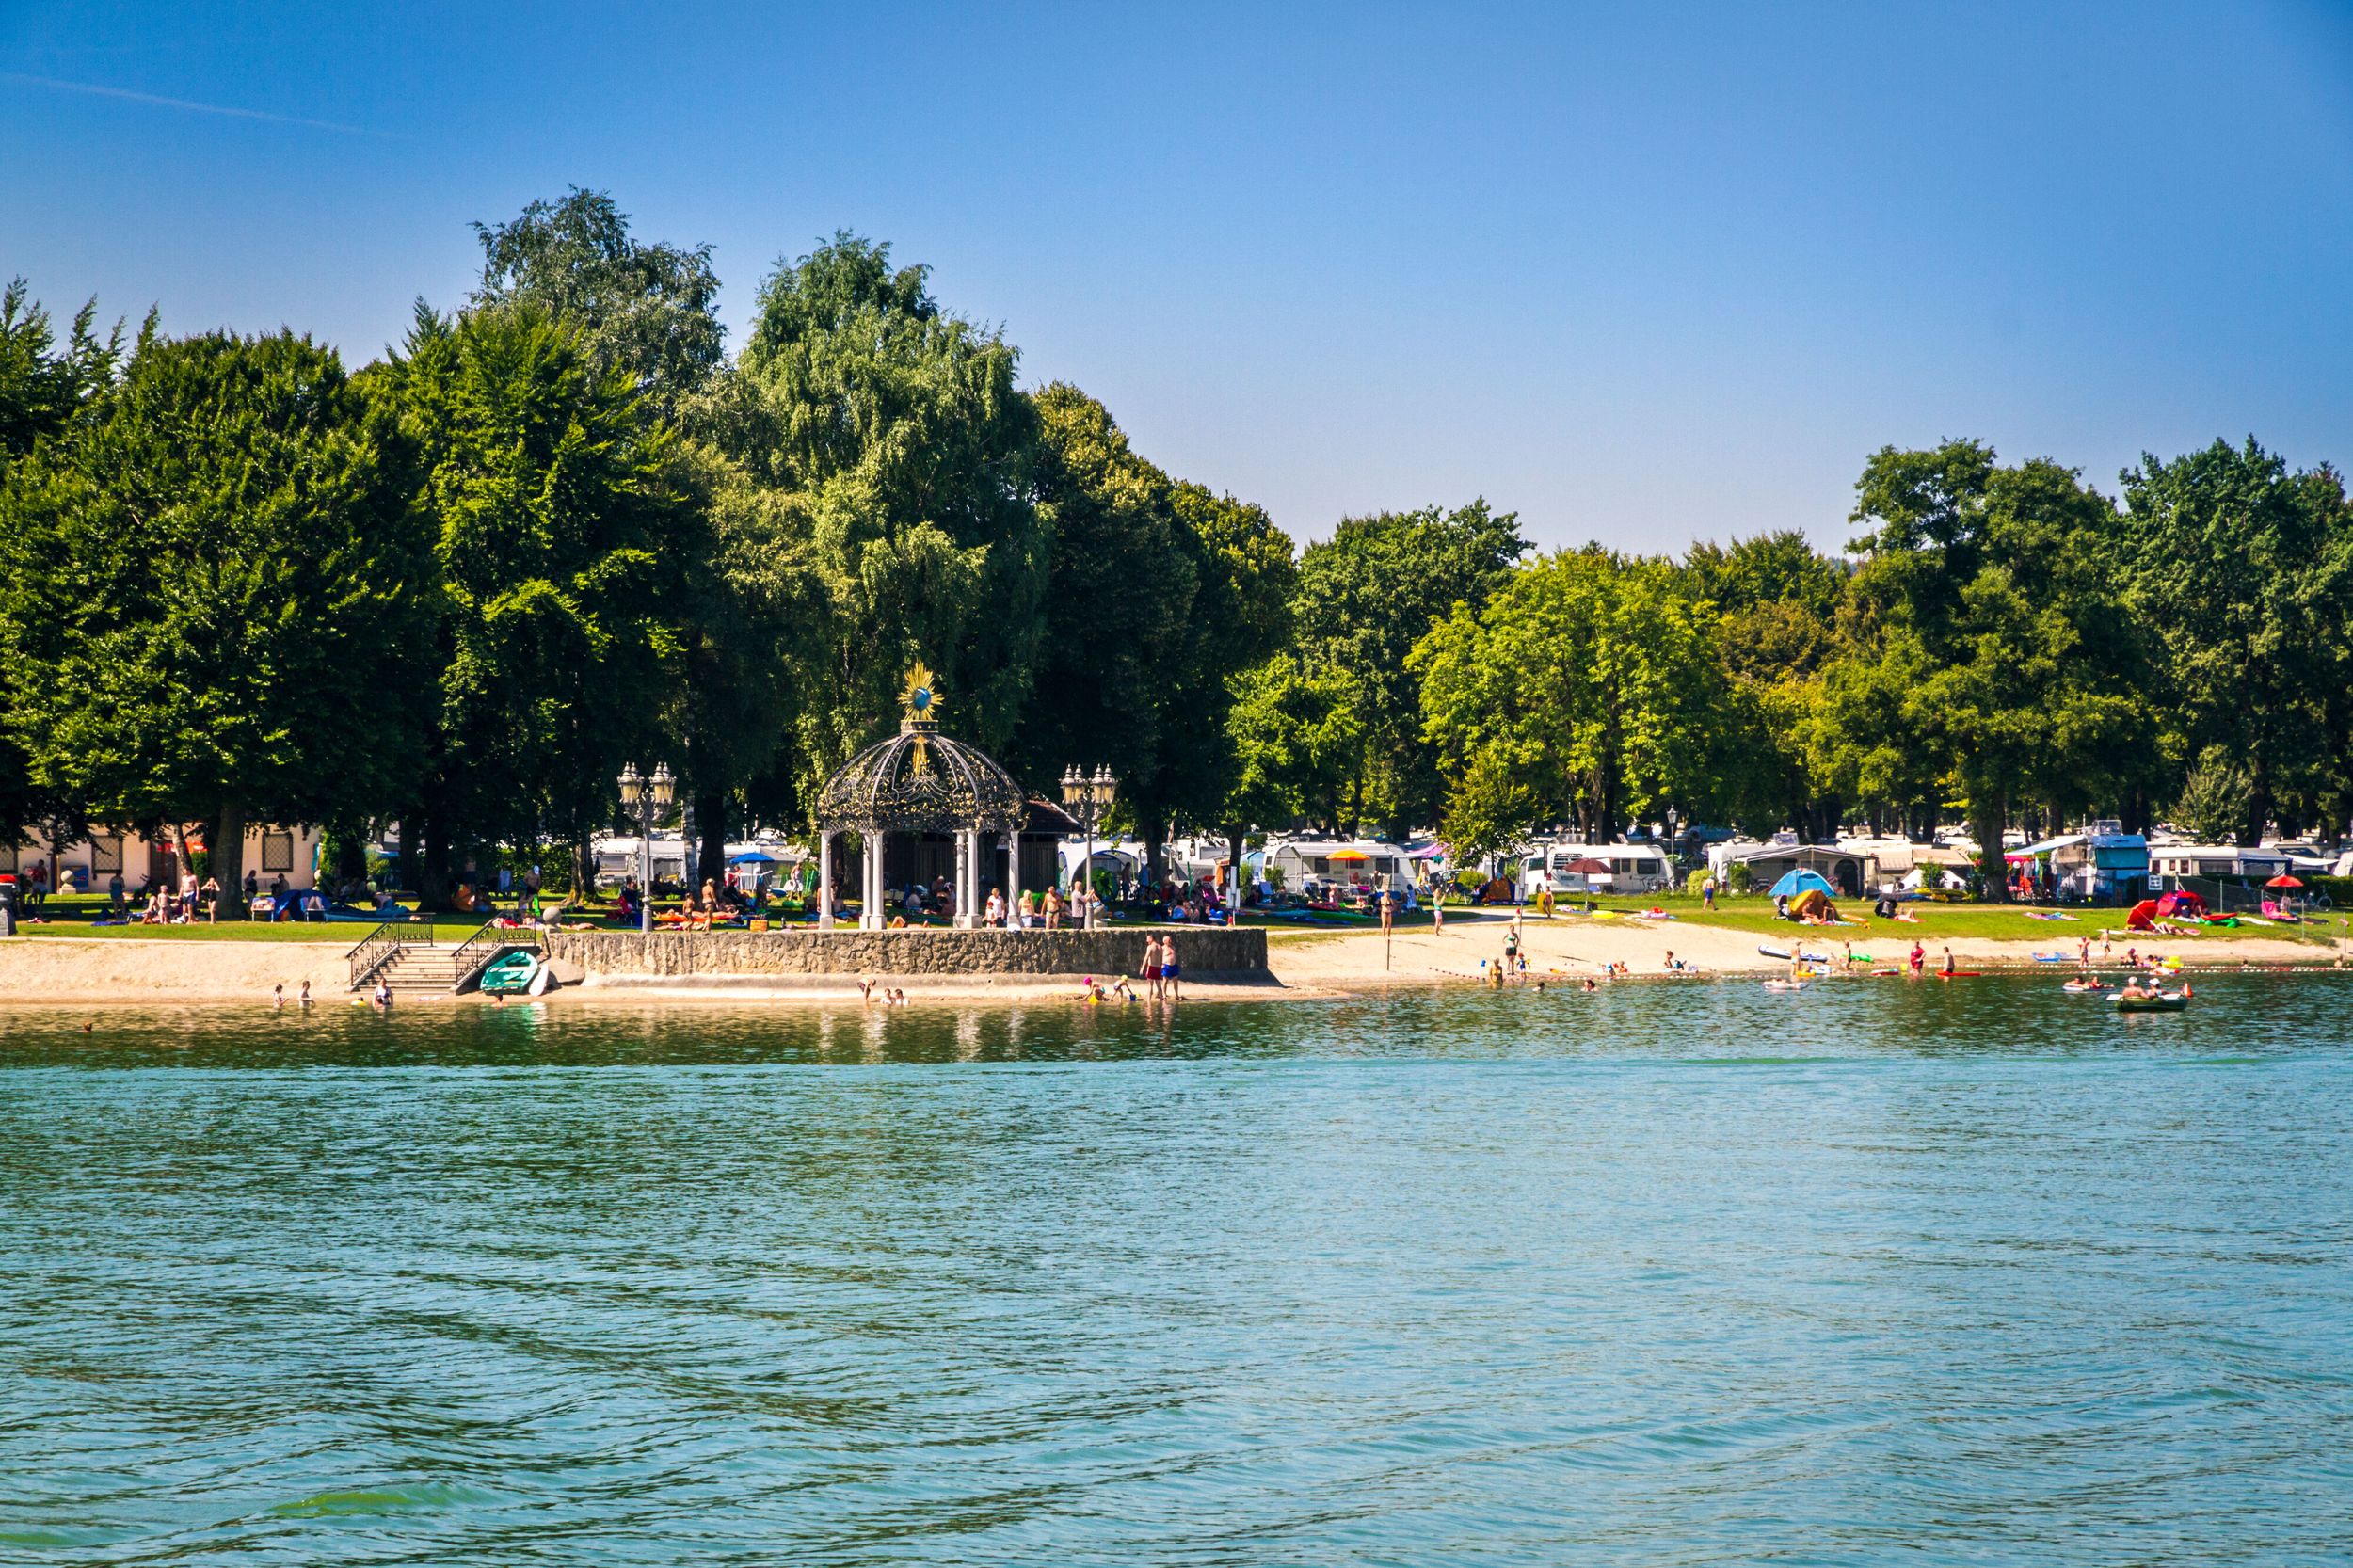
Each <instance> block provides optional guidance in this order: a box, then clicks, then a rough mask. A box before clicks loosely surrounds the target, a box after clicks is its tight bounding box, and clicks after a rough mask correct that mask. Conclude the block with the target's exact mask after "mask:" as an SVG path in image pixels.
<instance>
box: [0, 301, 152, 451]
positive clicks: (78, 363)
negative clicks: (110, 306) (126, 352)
mask: <svg viewBox="0 0 2353 1568" xmlns="http://www.w3.org/2000/svg"><path fill="white" fill-rule="evenodd" d="M97 315H98V302H97V301H96V300H91V301H89V302H88V304H85V305H84V306H83V307H82V308H81V309H80V310H79V311H76V312H74V314H73V322H72V326H71V327H70V328H68V329H67V333H66V341H65V345H64V347H63V348H62V349H60V348H59V347H58V346H57V343H56V334H55V333H54V332H53V331H52V329H51V327H50V321H49V312H47V311H45V310H43V309H41V308H40V305H38V304H35V303H33V302H32V301H31V299H30V296H29V295H28V293H27V291H26V288H25V284H24V279H22V278H17V279H12V280H10V281H9V283H8V288H7V289H6V290H5V291H0V473H6V472H8V466H9V465H10V464H12V463H14V462H15V461H16V460H17V459H18V458H20V457H22V456H24V455H25V454H26V453H28V452H30V451H31V450H32V449H33V443H34V442H35V441H37V440H40V439H41V438H42V437H43V436H51V435H55V434H56V433H57V432H58V431H60V430H62V429H64V428H65V427H66V425H67V424H70V423H71V422H72V420H73V419H74V418H75V416H76V415H78V414H80V413H81V412H82V411H83V410H85V409H86V408H88V407H89V405H90V402H91V400H92V399H93V398H95V397H96V396H97V395H98V393H99V392H103V391H104V389H105V388H106V387H107V386H108V385H110V384H111V383H112V382H113V380H114V377H115V372H116V371H117V369H118V368H120V364H121V361H122V323H120V322H119V321H118V322H116V323H115V325H114V329H113V330H112V331H111V332H109V333H108V334H107V335H106V336H105V337H104V338H101V337H99V336H98V334H97V333H96V332H95V331H94V330H92V323H93V322H94V321H95V320H96V318H97Z"/></svg>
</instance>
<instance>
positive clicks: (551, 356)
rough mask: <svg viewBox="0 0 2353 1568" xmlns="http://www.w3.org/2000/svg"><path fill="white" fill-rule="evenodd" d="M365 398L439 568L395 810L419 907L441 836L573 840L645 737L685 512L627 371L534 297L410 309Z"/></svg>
mask: <svg viewBox="0 0 2353 1568" xmlns="http://www.w3.org/2000/svg"><path fill="white" fill-rule="evenodd" d="M374 390H375V391H376V394H377V395H378V397H379V398H380V399H381V401H382V404H383V407H384V411H385V419H386V421H387V424H388V428H389V429H390V430H391V431H392V439H393V440H395V441H396V442H397V446H398V451H399V455H400V457H401V460H402V463H403V465H404V473H405V477H406V481H407V483H408V486H409V493H410V495H411V496H412V497H413V501H412V505H413V506H414V508H415V509H416V510H417V512H418V513H419V515H420V516H421V518H422V520H423V522H424V527H425V529H426V531H427V535H428V536H429V537H430V539H431V541H432V549H433V558H434V562H435V566H436V568H437V572H438V595H437V598H436V602H435V609H436V611H437V627H436V637H435V640H434V641H433V643H432V645H431V652H430V658H429V664H428V679H427V680H425V681H424V682H421V685H422V687H423V690H424V694H425V695H426V696H428V697H429V701H430V718H431V725H430V728H429V733H428V740H427V744H426V745H425V747H424V750H423V758H424V764H425V765H424V776H423V778H422V780H421V782H420V784H419V785H418V787H417V790H416V800H415V807H416V810H415V811H414V813H413V815H414V816H416V817H417V818H418V819H419V821H420V823H421V825H422V839H423V849H424V891H425V893H426V895H427V897H428V898H432V899H438V898H439V897H440V896H441V894H442V893H443V892H444V891H445V889H446V885H447V878H448V872H449V869H450V856H451V854H452V852H453V851H454V850H457V849H461V848H463V847H465V846H467V845H470V844H472V843H474V842H477V841H480V840H505V841H507V842H536V841H537V840H539V839H540V837H541V836H542V835H543V834H550V833H552V834H555V835H557V836H559V837H561V838H563V839H565V840H568V841H575V842H576V841H579V840H583V839H584V838H585V837H586V836H587V835H588V833H589V832H590V831H591V830H592V829H593V828H594V827H595V826H596V825H597V824H600V823H602V822H603V821H605V820H607V819H608V818H609V816H610V814H611V803H612V798H613V785H612V779H613V777H614V776H615V774H616V772H617V770H618V768H619V766H620V764H621V763H622V762H623V761H625V760H632V759H636V758H642V757H646V756H648V755H650V754H651V752H652V751H653V750H655V749H656V748H657V746H658V744H659V742H658V739H657V734H656V723H657V719H658V716H659V715H660V713H661V712H662V708H663V704H664V700H665V698H666V697H667V696H668V694H669V693H670V692H671V691H672V690H673V685H672V677H673V675H674V673H675V671H674V669H673V667H672V664H671V662H672V660H673V658H674V656H675V654H676V652H677V648H678V638H677V633H676V625H677V617H678V600H679V595H680V589H679V575H680V567H681V563H684V562H691V561H693V560H695V559H696V558H697V557H698V555H699V554H700V553H701V552H700V545H699V541H698V540H697V539H696V537H695V536H694V530H695V529H696V526H697V515H696V512H695V510H694V508H693V507H692V506H691V505H689V504H688V503H687V497H686V495H685V492H684V485H685V480H684V478H683V476H682V475H681V474H680V470H679V465H678V461H677V456H676V453H675V450H674V440H673V438H672V437H671V436H670V435H669V433H668V432H667V431H666V430H665V429H664V427H663V426H662V425H660V424H658V423H656V422H655V421H654V420H653V419H652V418H651V416H650V412H649V410H648V408H647V407H646V405H645V404H644V403H643V401H642V400H641V399H640V398H639V396H638V394H637V392H636V390H635V388H634V386H633V384H632V380H631V378H630V376H628V375H627V373H626V372H624V371H621V370H618V369H615V370H612V371H607V372H601V373H600V372H599V371H598V370H597V369H596V368H595V366H594V365H593V364H592V363H591V362H590V360H589V359H588V357H587V355H586V354H585V352H584V350H583V349H582V347H581V345H580V343H579V341H578V339H577V337H576V336H575V335H574V334H573V333H572V332H570V331H569V330H568V329H566V328H562V327H559V326H557V325H556V324H555V323H554V322H553V321H552V320H551V319H550V318H549V317H548V316H547V315H546V314H545V313H544V312H541V311H539V310H538V309H536V307H534V306H530V305H518V306H510V307H503V308H498V309H490V310H477V311H472V312H466V313H465V314H463V315H460V316H458V317H456V318H455V319H447V318H443V317H440V316H436V315H435V314H433V313H432V312H429V311H423V310H421V311H420V312H419V316H418V322H417V326H416V328H415V330H414V331H412V332H411V333H410V335H409V337H408V342H407V344H405V345H404V347H403V349H402V351H401V352H400V353H399V354H398V355H396V356H394V357H393V358H392V360H391V361H390V362H388V363H387V364H385V365H383V366H381V367H379V373H378V375H377V376H376V379H375V383H374Z"/></svg>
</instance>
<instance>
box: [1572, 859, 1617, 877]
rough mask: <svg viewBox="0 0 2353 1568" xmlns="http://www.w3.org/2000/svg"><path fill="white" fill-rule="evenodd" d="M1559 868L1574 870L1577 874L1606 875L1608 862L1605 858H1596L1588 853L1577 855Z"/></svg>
mask: <svg viewBox="0 0 2353 1568" xmlns="http://www.w3.org/2000/svg"><path fill="white" fill-rule="evenodd" d="M1561 870H1562V871H1567V872H1577V875H1579V876H1608V875H1609V862H1608V861H1606V860H1596V859H1594V858H1593V856H1590V855H1582V856H1577V858H1576V859H1574V860H1572V861H1570V862H1569V863H1568V864H1567V865H1565V866H1563V867H1561Z"/></svg>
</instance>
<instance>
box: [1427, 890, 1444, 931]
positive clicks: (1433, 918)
mask: <svg viewBox="0 0 2353 1568" xmlns="http://www.w3.org/2000/svg"><path fill="white" fill-rule="evenodd" d="M1430 935H1432V936H1445V935H1446V889H1445V888H1435V889H1433V891H1432V892H1431V894H1430Z"/></svg>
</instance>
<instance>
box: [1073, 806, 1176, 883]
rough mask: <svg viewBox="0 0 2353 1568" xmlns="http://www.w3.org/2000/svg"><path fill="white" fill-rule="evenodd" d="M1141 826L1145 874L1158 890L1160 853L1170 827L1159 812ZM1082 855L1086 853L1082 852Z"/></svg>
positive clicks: (1146, 819)
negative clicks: (1142, 830)
mask: <svg viewBox="0 0 2353 1568" xmlns="http://www.w3.org/2000/svg"><path fill="white" fill-rule="evenodd" d="M1139 825H1141V826H1142V827H1143V829H1144V874H1145V875H1146V876H1149V877H1150V878H1151V879H1152V886H1153V887H1154V888H1156V889H1157V888H1159V887H1160V852H1161V850H1162V849H1164V848H1165V847H1166V846H1167V843H1168V827H1167V824H1165V823H1163V822H1162V821H1161V820H1160V814H1159V813H1158V812H1154V813H1153V814H1152V815H1151V816H1148V817H1146V818H1145V819H1144V822H1143V823H1142V824H1139ZM1080 853H1081V854H1083V853H1085V852H1084V851H1083V850H1082V851H1080ZM1087 869H1088V870H1089V871H1090V872H1092V871H1093V870H1094V868H1093V867H1089V868H1087Z"/></svg>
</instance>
